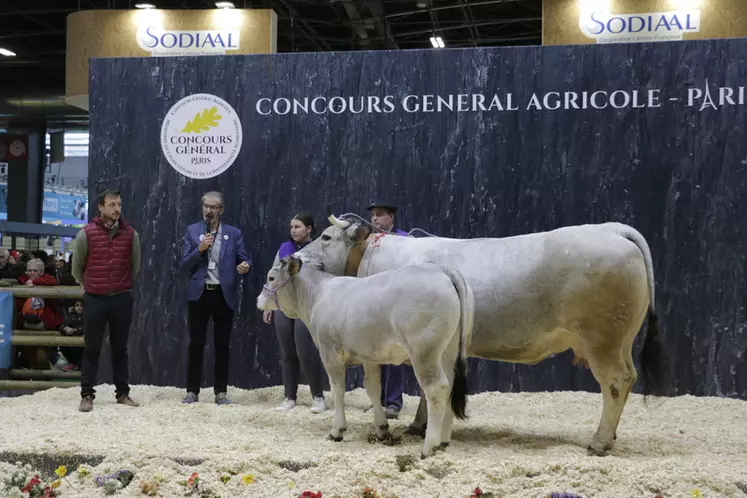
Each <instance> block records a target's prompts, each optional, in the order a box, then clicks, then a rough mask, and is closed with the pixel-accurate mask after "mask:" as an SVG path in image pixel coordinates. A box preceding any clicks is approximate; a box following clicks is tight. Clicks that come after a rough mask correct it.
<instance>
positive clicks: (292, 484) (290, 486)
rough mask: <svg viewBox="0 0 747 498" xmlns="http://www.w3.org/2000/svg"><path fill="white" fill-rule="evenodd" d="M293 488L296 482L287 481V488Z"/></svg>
mask: <svg viewBox="0 0 747 498" xmlns="http://www.w3.org/2000/svg"><path fill="white" fill-rule="evenodd" d="M295 488H296V483H295V482H293V481H291V482H289V483H288V489H295Z"/></svg>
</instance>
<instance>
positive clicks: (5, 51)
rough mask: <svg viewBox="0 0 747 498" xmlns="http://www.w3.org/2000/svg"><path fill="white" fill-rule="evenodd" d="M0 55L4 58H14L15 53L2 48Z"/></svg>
mask: <svg viewBox="0 0 747 498" xmlns="http://www.w3.org/2000/svg"><path fill="white" fill-rule="evenodd" d="M0 55H4V56H5V57H15V56H16V53H15V52H11V51H10V50H7V49H4V48H0Z"/></svg>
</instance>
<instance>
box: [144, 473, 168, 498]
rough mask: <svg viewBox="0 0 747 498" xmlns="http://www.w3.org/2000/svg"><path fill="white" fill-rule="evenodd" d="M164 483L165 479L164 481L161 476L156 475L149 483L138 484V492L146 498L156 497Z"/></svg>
mask: <svg viewBox="0 0 747 498" xmlns="http://www.w3.org/2000/svg"><path fill="white" fill-rule="evenodd" d="M165 482H166V479H164V478H163V476H161V475H157V476H155V477H154V478H153V479H152V480H150V481H142V482H141V483H140V492H141V493H143V494H144V495H146V496H158V491H159V490H160V489H161V484H163V483H165Z"/></svg>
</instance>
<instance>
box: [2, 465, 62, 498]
mask: <svg viewBox="0 0 747 498" xmlns="http://www.w3.org/2000/svg"><path fill="white" fill-rule="evenodd" d="M3 484H4V485H5V490H6V491H7V492H8V495H7V496H10V497H13V498H53V497H55V496H58V495H59V493H58V492H57V488H59V487H60V484H61V481H60V480H59V479H57V480H56V481H54V482H52V483H51V484H46V485H45V484H44V483H43V481H42V480H41V477H39V474H36V473H34V474H33V475H31V473H30V472H27V471H26V470H19V471H16V472H13V473H12V474H11V475H10V477H9V478H6V479H5V480H4V482H3Z"/></svg>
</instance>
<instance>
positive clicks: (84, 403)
mask: <svg viewBox="0 0 747 498" xmlns="http://www.w3.org/2000/svg"><path fill="white" fill-rule="evenodd" d="M78 410H80V411H82V412H90V411H91V410H93V396H83V399H81V400H80V406H78Z"/></svg>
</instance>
